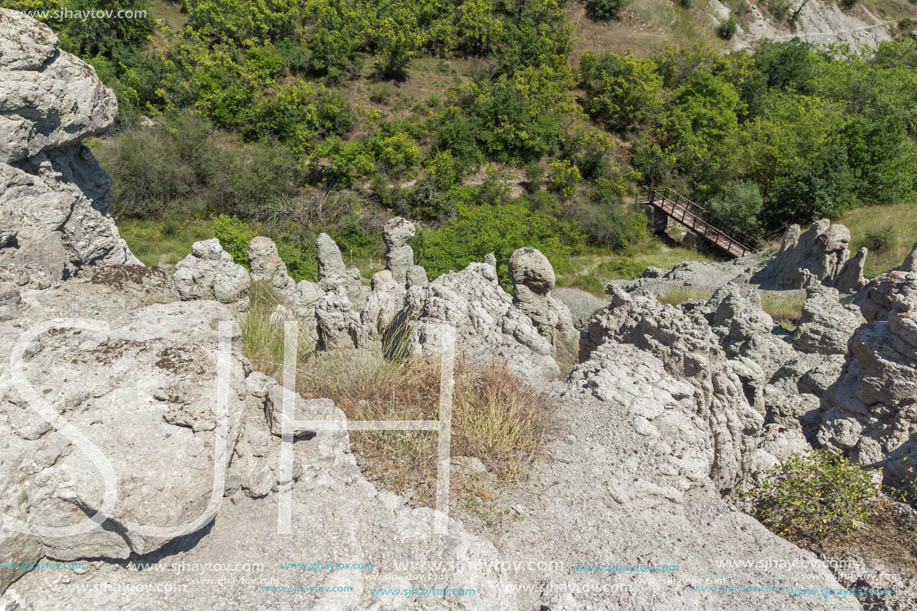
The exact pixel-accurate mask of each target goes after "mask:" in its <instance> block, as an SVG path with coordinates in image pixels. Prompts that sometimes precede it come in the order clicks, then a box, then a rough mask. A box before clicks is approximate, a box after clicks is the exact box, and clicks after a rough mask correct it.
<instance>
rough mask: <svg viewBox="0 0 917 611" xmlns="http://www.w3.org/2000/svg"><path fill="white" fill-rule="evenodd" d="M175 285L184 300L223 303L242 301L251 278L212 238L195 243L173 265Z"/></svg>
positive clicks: (238, 302)
mask: <svg viewBox="0 0 917 611" xmlns="http://www.w3.org/2000/svg"><path fill="white" fill-rule="evenodd" d="M173 280H174V282H175V288H176V290H177V291H178V294H179V295H180V296H181V298H182V299H184V300H191V299H213V300H216V301H219V302H220V303H225V304H242V307H243V309H244V304H245V302H246V301H247V298H248V287H249V286H250V285H251V278H250V277H249V275H248V270H246V269H245V268H244V267H242V266H241V265H237V264H236V263H235V261H233V258H232V255H231V254H229V253H228V252H226V251H225V250H223V247H222V246H221V245H220V241H219V240H218V239H216V238H213V239H210V240H204V241H202V242H195V243H194V244H192V245H191V254H189V255H188V256H187V257H185V258H184V259H182V260H181V261H179V262H178V263H177V264H176V265H175V276H174V277H173Z"/></svg>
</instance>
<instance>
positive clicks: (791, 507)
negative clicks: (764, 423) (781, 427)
mask: <svg viewBox="0 0 917 611" xmlns="http://www.w3.org/2000/svg"><path fill="white" fill-rule="evenodd" d="M880 487H881V485H880V484H878V483H876V482H875V481H874V480H873V478H872V476H871V475H870V473H869V471H867V470H866V469H864V468H863V467H860V466H858V465H855V464H853V463H851V462H849V461H848V460H847V459H846V458H844V457H843V456H841V455H840V454H838V453H836V452H832V451H830V450H813V451H808V452H801V453H799V454H796V455H794V456H792V457H790V458H789V459H788V460H787V461H786V462H784V463H783V464H781V465H780V466H778V467H776V468H775V469H774V470H773V471H771V473H770V476H769V477H768V479H766V480H765V482H764V484H763V486H762V487H761V488H760V489H755V490H752V491H751V492H750V493H749V494H750V497H751V499H752V500H753V502H754V506H755V511H756V514H757V516H758V518H759V519H761V521H762V522H763V523H764V524H765V525H766V526H767V527H768V528H770V529H771V530H773V531H774V532H775V533H777V534H778V535H780V536H784V537H789V538H790V539H792V540H797V541H798V540H810V541H820V540H823V539H826V538H828V537H831V536H834V535H840V534H844V533H848V532H850V531H853V530H855V529H857V528H858V527H859V526H860V525H861V524H862V523H863V522H865V521H867V520H868V519H869V518H870V516H872V515H873V512H874V506H873V505H872V504H871V502H872V501H873V500H874V499H875V498H876V496H877V494H878V493H879V490H880Z"/></svg>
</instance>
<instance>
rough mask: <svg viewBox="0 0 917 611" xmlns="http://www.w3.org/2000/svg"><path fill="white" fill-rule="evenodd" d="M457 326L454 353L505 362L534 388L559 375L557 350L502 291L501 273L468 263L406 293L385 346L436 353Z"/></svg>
mask: <svg viewBox="0 0 917 611" xmlns="http://www.w3.org/2000/svg"><path fill="white" fill-rule="evenodd" d="M450 326H451V327H454V328H455V349H456V353H460V352H461V353H464V354H465V355H466V356H467V357H469V358H470V359H471V361H472V362H476V363H478V364H482V365H486V364H488V363H494V362H495V363H500V362H505V363H506V364H507V366H508V367H509V369H510V370H511V371H513V372H515V373H516V374H518V375H521V376H523V377H524V378H526V379H528V380H530V381H531V382H532V383H535V384H539V385H540V384H544V383H545V382H547V381H550V380H553V379H554V378H556V377H557V375H558V374H559V369H558V367H557V363H555V362H554V358H553V354H554V349H553V347H552V345H551V342H549V341H548V340H547V339H546V338H545V337H543V336H542V335H541V334H540V333H539V332H538V329H537V328H536V327H535V325H534V324H532V321H531V320H530V319H529V318H528V316H526V315H525V314H524V313H523V312H522V311H521V310H519V309H518V308H517V307H515V306H514V305H513V298H512V297H510V296H509V295H508V294H507V293H506V291H504V290H503V289H502V288H500V284H499V282H498V281H497V270H496V269H494V268H493V267H491V266H490V265H487V264H486V263H470V264H469V265H468V267H466V268H465V269H464V270H462V271H460V272H450V273H448V274H446V275H444V276H440V277H439V278H437V279H436V280H434V281H433V282H431V283H430V284H428V285H426V286H414V287H411V288H410V289H408V292H407V295H405V298H404V307H403V308H402V310H401V311H400V312H399V313H398V315H397V316H396V317H395V321H394V322H393V324H392V325H391V328H390V329H389V332H388V333H387V334H386V339H385V343H386V345H388V346H390V347H396V346H397V347H399V348H403V349H405V350H407V352H408V353H426V354H437V353H439V352H441V351H442V349H443V343H442V342H443V335H444V334H445V333H446V332H447V331H446V329H447V327H450Z"/></svg>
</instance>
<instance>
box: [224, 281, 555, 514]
mask: <svg viewBox="0 0 917 611" xmlns="http://www.w3.org/2000/svg"><path fill="white" fill-rule="evenodd" d="M250 297H251V305H250V307H249V311H248V314H247V316H246V318H245V320H244V321H243V324H242V338H243V346H244V351H245V355H246V356H247V357H248V358H249V359H250V360H251V361H252V363H253V364H254V366H255V367H256V368H257V369H258V370H260V371H263V372H264V373H266V374H268V375H272V376H274V377H279V376H280V373H281V371H282V363H283V323H282V322H281V321H276V320H272V319H271V312H272V311H273V309H274V307H275V306H276V305H277V304H278V300H277V298H276V296H275V295H273V293H272V292H271V291H270V290H269V289H268V288H266V287H265V286H264V285H262V284H257V283H256V284H255V285H253V287H252V290H251V292H250ZM300 343H301V344H304V343H305V342H303V341H301V342H300ZM395 352H397V351H395ZM440 375H441V373H440V359H439V358H438V357H410V356H408V357H404V358H400V359H386V358H384V357H383V356H382V354H381V353H380V351H378V350H359V351H341V352H334V353H322V354H313V353H311V346H309V345H308V344H307V345H306V346H305V347H303V348H301V354H300V355H299V367H298V372H297V391H298V392H299V393H300V394H301V395H303V396H312V397H326V398H329V399H332V400H333V401H334V402H335V404H336V405H337V406H338V407H339V408H340V409H341V410H342V411H344V413H345V414H347V417H348V418H350V419H352V420H437V419H438V418H439V391H440ZM454 381H455V386H454V390H453V404H452V442H451V453H452V456H469V457H475V458H478V459H480V460H481V462H483V463H484V465H485V466H486V467H487V469H488V471H489V472H490V473H492V474H493V475H494V476H495V477H496V479H497V480H498V481H500V482H503V483H510V484H511V483H517V482H520V481H522V480H523V479H524V478H525V476H526V472H527V468H528V466H529V465H530V463H531V462H532V460H533V459H534V458H535V456H537V455H538V453H539V451H540V449H541V448H542V446H543V444H544V442H545V440H546V438H547V431H548V426H549V422H550V417H551V406H550V402H549V401H548V399H547V397H546V396H545V395H544V394H542V393H541V392H539V391H536V390H533V389H532V388H530V387H529V386H527V385H526V384H525V383H523V382H522V380H520V379H519V378H518V377H516V376H514V375H513V374H512V373H510V372H509V371H508V370H507V368H506V367H505V366H504V365H503V364H501V363H496V362H494V363H487V364H484V363H476V364H471V363H470V362H468V361H467V360H466V359H464V358H463V357H462V356H461V355H458V356H457V357H456V360H455V367H454ZM351 440H352V442H353V444H354V450H355V453H356V455H357V457H358V461H359V463H360V465H361V468H362V469H363V470H364V473H365V474H366V475H367V477H368V478H369V479H371V480H374V481H377V482H379V483H381V485H383V486H384V487H385V488H387V489H389V490H392V491H394V492H398V493H405V492H406V491H410V495H411V496H412V497H413V499H414V502H415V503H418V504H426V505H430V506H432V505H433V501H434V494H435V477H436V455H437V440H438V435H437V434H436V433H433V432H424V431H420V432H413V431H410V432H405V431H369V432H354V433H352V434H351ZM454 489H455V490H456V491H457V492H459V493H460V494H461V497H460V498H462V500H463V502H465V503H466V505H468V506H469V507H470V508H472V509H474V508H475V507H478V508H479V507H480V506H481V503H482V502H484V501H486V500H487V498H488V492H487V487H486V486H483V485H482V484H481V483H480V482H471V481H468V480H466V479H463V478H456V481H455V486H454Z"/></svg>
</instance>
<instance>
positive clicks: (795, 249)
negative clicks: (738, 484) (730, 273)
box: [752, 219, 865, 290]
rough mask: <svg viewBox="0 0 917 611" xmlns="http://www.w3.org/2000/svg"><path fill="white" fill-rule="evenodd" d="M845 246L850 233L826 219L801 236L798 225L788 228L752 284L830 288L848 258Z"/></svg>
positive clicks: (772, 287) (770, 286) (776, 287)
mask: <svg viewBox="0 0 917 611" xmlns="http://www.w3.org/2000/svg"><path fill="white" fill-rule="evenodd" d="M849 244H850V231H849V230H848V229H847V228H846V227H844V226H843V225H838V224H832V223H831V221H829V220H828V219H822V220H820V221H816V222H815V223H812V225H811V226H810V227H809V229H808V230H806V231H805V232H804V233H802V232H801V229H800V227H799V225H791V226H790V228H789V229H787V231H786V234H785V235H784V236H783V243H782V244H781V246H780V251H779V252H777V254H776V255H774V257H773V258H771V260H770V261H769V262H768V264H767V266H766V267H765V268H764V269H763V270H761V271H760V272H759V273H757V274H756V275H755V276H754V277H753V278H752V281H753V282H755V283H757V284H760V285H761V286H762V287H763V288H766V289H772V290H783V289H799V288H807V287H809V286H812V285H813V284H825V285H827V286H834V283H835V281H836V280H837V278H838V275H839V274H840V272H841V270H842V269H843V268H844V265H845V263H847V260H848V259H849V258H850V251H849V250H848V248H847V247H848V245H849ZM864 256H865V255H864Z"/></svg>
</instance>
